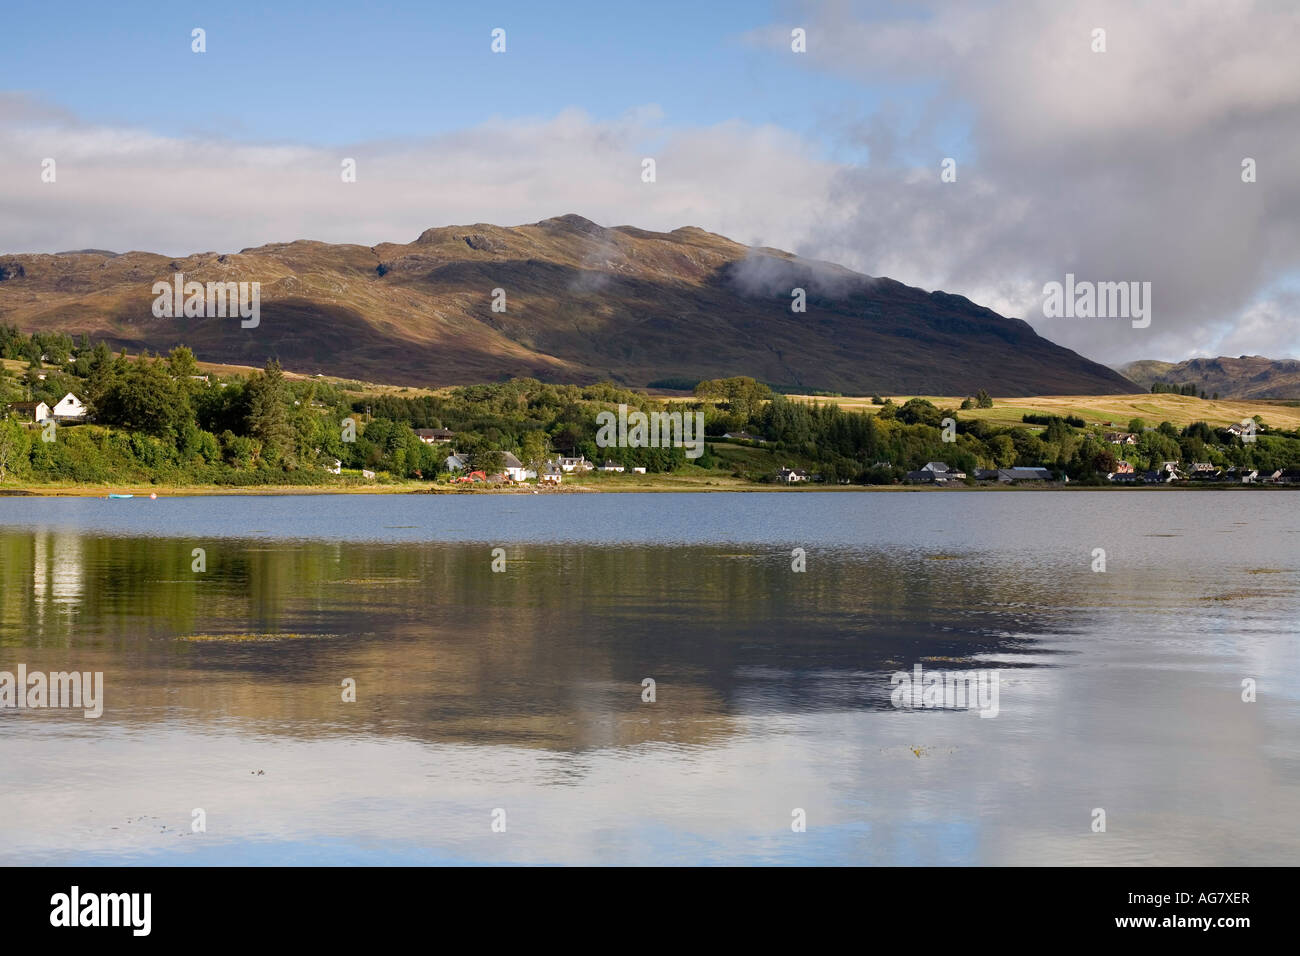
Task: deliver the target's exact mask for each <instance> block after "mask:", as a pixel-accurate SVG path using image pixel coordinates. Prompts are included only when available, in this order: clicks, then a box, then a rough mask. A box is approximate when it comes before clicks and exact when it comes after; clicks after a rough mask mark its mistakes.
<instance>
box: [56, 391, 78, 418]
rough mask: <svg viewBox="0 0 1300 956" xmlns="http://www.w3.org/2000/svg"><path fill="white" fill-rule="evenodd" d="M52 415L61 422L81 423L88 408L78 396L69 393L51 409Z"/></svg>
mask: <svg viewBox="0 0 1300 956" xmlns="http://www.w3.org/2000/svg"><path fill="white" fill-rule="evenodd" d="M50 414H51V415H53V416H54V417H55V418H56V419H58V420H60V421H74V422H79V421H81V420H82V419H84V418H85V417H86V406H85V404H84V403H83V402H82V401H81V399H79V398H77V396H76V395H73V394H72V393H71V392H68V394H67V395H64V396H63V397H62V398H61V399H59V401H58V403H57V404H56V405H55V406H54V407H53V408H51V409H50Z"/></svg>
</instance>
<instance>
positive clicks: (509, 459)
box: [501, 451, 537, 481]
mask: <svg viewBox="0 0 1300 956" xmlns="http://www.w3.org/2000/svg"><path fill="white" fill-rule="evenodd" d="M501 458H502V460H503V461H504V462H505V473H506V474H507V475H509V476H510V480H511V481H527V480H528V479H529V478H536V477H537V472H535V471H533V469H531V468H526V467H524V463H523V462H522V461H520V460H519V459H518V458H516V457H515V456H514V455H512V454H511V453H510V452H508V451H506V452H502V453H501Z"/></svg>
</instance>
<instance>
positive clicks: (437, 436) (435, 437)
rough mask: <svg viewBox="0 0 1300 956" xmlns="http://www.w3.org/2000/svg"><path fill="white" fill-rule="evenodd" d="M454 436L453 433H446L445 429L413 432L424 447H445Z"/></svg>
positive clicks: (426, 429)
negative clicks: (440, 445) (438, 445)
mask: <svg viewBox="0 0 1300 956" xmlns="http://www.w3.org/2000/svg"><path fill="white" fill-rule="evenodd" d="M454 435H455V432H452V431H448V430H447V429H445V428H417V429H416V430H415V436H416V437H417V438H419V439H420V441H422V442H424V443H425V444H426V445H435V444H442V445H445V444H447V443H448V442H450V441H451V439H452V437H453V436H454Z"/></svg>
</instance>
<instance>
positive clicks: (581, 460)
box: [560, 455, 596, 474]
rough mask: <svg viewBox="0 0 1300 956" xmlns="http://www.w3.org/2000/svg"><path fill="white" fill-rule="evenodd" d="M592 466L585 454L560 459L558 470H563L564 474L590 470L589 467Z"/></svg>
mask: <svg viewBox="0 0 1300 956" xmlns="http://www.w3.org/2000/svg"><path fill="white" fill-rule="evenodd" d="M594 467H596V466H595V465H593V464H592V463H591V462H589V461H587V458H586V456H585V455H583V456H579V457H578V458H561V459H560V470H561V471H563V472H565V473H566V474H567V473H568V472H571V471H591V469H592V468H594Z"/></svg>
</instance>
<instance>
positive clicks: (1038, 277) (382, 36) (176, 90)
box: [0, 0, 1300, 364]
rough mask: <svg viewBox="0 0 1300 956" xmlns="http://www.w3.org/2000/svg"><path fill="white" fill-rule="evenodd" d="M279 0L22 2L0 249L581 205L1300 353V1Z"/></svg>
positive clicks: (335, 238)
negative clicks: (1103, 289)
mask: <svg viewBox="0 0 1300 956" xmlns="http://www.w3.org/2000/svg"><path fill="white" fill-rule="evenodd" d="M267 6H269V5H266V4H262V3H247V2H243V0H233V2H224V3H220V4H208V3H173V4H147V3H132V2H126V3H119V4H112V5H106V4H101V3H90V2H82V0H74V2H64V3H52V2H49V0H46V2H43V3H30V2H26V0H10V2H9V3H7V4H6V17H5V29H4V31H3V32H0V252H3V253H19V252H27V253H30V252H58V251H63V250H67V249H80V248H100V249H110V250H113V251H117V252H124V251H128V250H136V249H138V250H148V251H152V252H161V253H164V254H168V255H178V256H179V255H185V254H188V253H193V252H203V251H222V252H228V251H237V250H239V249H242V248H246V247H251V246H258V245H262V244H265V243H269V242H281V241H291V240H294V239H318V240H323V241H329V242H353V243H361V244H366V245H373V244H375V243H379V242H385V241H390V242H408V241H411V240H412V239H414V238H415V237H416V236H417V235H419V233H420V232H422V231H423V230H424V229H427V228H429V227H432V226H443V225H453V224H468V223H475V222H492V223H496V224H499V225H517V224H521V223H527V222H536V221H538V220H540V219H544V218H547V217H550V216H557V215H562V214H566V213H578V214H580V215H583V216H586V217H587V218H589V219H592V220H594V221H596V222H598V223H600V224H602V225H606V226H613V225H634V226H639V227H641V228H645V229H656V230H671V229H675V228H678V227H680V226H685V225H693V226H699V227H702V228H704V229H708V230H710V231H713V232H718V233H721V234H723V235H726V236H729V237H731V238H733V239H736V240H737V241H740V242H745V243H750V244H755V245H769V246H776V247H779V248H783V249H788V250H790V251H792V252H796V253H798V254H800V255H805V256H809V257H812V258H818V259H826V260H831V261H835V262H840V263H843V264H844V265H847V266H849V267H851V268H854V269H857V270H859V271H861V272H864V273H867V274H870V275H886V276H890V277H891V278H894V279H897V280H899V281H902V282H906V283H908V284H911V285H917V286H921V287H923V288H926V289H943V290H945V291H948V292H953V293H958V294H962V295H966V296H968V297H969V298H971V299H972V300H974V301H975V302H978V303H980V304H982V305H986V306H988V307H990V308H992V309H994V310H996V311H998V312H1001V313H1002V314H1004V315H1011V316H1016V317H1019V318H1024V319H1025V320H1026V321H1028V322H1030V323H1031V324H1033V325H1034V327H1035V328H1036V329H1037V330H1038V331H1039V332H1040V333H1041V334H1043V335H1046V336H1047V337H1048V338H1051V339H1053V340H1054V341H1057V342H1060V343H1061V344H1063V345H1066V346H1068V347H1070V348H1074V349H1076V350H1078V351H1080V352H1082V353H1083V354H1085V355H1087V356H1089V357H1090V358H1094V359H1096V360H1098V361H1103V362H1108V363H1112V364H1114V363H1119V362H1123V361H1128V360H1132V359H1138V358H1158V359H1165V360H1170V361H1177V360H1181V359H1184V358H1189V357H1192V356H1198V355H1240V354H1263V355H1267V356H1270V357H1274V358H1291V357H1300V228H1298V224H1300V56H1298V55H1297V50H1300V4H1296V3H1294V2H1291V0H1212V2H1210V0H1165V2H1142V0H1122V2H1120V0H1115V2H1112V0H1093V2H1086V3H1083V2H1077V3H1076V2H1070V0H907V2H849V0H822V2H798V0H789V2H784V0H783V2H775V3H765V2H748V3H746V2H727V0H721V2H719V0H713V2H709V3H699V2H694V3H684V2H665V0H656V2H654V3H645V4H636V3H609V2H608V0H606V2H600V3H596V2H563V0H557V2H555V3H552V4H538V3H536V2H529V3H490V2H486V3H476V4H463V3H458V4H451V3H439V2H430V0H425V2H396V3H383V2H380V3H370V4H354V3H341V2H333V0H325V2H317V3H311V4H275V5H274V7H275V9H274V10H268V9H266V7H267ZM196 28H198V29H202V30H203V31H204V42H205V47H206V49H205V51H204V52H195V51H194V49H193V46H194V39H193V31H194V30H195V29H196ZM495 29H501V30H504V31H505V50H504V52H493V50H492V43H493V37H492V31H493V30H495ZM795 29H800V30H803V31H804V35H805V36H806V49H805V50H804V51H803V52H795V50H793V49H792V31H793V30H795ZM1097 30H1103V31H1104V47H1105V48H1104V50H1099V49H1096V47H1097V46H1098V37H1097V34H1096V31H1097ZM646 157H651V158H654V159H655V162H656V178H655V181H654V182H653V183H646V182H643V181H642V177H641V171H642V160H643V159H644V158H646ZM345 159H352V160H354V161H355V163H356V171H357V173H356V181H355V182H350V183H345V182H343V179H342V176H341V175H340V170H341V166H342V163H343V161H344V160H345ZM1247 159H1251V160H1253V161H1254V169H1255V176H1254V181H1253V182H1245V181H1243V172H1242V163H1243V161H1245V160H1247ZM48 160H53V161H54V166H53V170H54V176H53V181H52V182H50V181H46V180H47V179H48V178H49V175H48V172H47V169H48V168H49V165H48V162H47V161H48ZM945 160H952V164H951V165H950V167H949V168H950V169H951V170H953V171H955V179H952V177H951V176H950V177H949V179H952V181H944V180H943V178H942V176H941V173H942V171H943V167H944V161H945ZM1067 274H1072V275H1074V276H1075V277H1076V281H1092V282H1117V281H1122V282H1139V283H1145V282H1149V283H1151V286H1150V288H1151V322H1150V324H1149V325H1148V326H1147V327H1145V328H1135V327H1133V323H1131V322H1130V321H1128V320H1126V319H1124V318H1070V319H1062V318H1047V317H1045V316H1044V298H1045V296H1044V285H1045V284H1047V283H1050V282H1064V281H1065V278H1066V275H1067Z"/></svg>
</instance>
